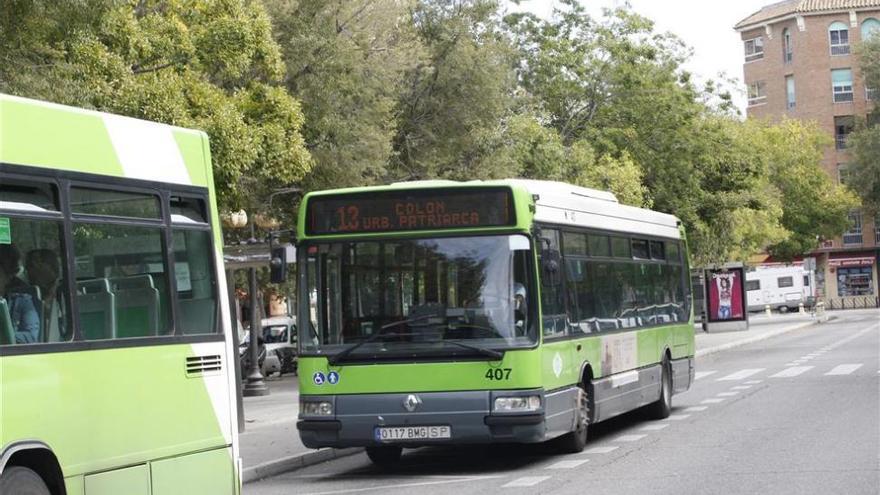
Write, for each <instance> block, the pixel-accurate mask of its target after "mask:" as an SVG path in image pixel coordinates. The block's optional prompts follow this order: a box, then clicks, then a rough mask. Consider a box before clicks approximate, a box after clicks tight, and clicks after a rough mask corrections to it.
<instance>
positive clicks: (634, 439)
mask: <svg viewBox="0 0 880 495" xmlns="http://www.w3.org/2000/svg"><path fill="white" fill-rule="evenodd" d="M646 436H648V435H621V436H619V437H617V438H615V440H617V441H618V442H638V441H639V440H641V439H643V438H645V437H646Z"/></svg>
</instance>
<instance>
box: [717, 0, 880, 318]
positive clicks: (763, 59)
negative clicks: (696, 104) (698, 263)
mask: <svg viewBox="0 0 880 495" xmlns="http://www.w3.org/2000/svg"><path fill="white" fill-rule="evenodd" d="M734 29H735V30H736V31H737V32H739V33H740V35H741V36H742V41H743V48H744V55H743V56H744V63H743V72H744V76H745V83H746V86H747V90H748V108H747V110H746V112H747V115H748V117H749V118H769V119H779V118H782V117H783V116H786V117H789V118H795V119H802V120H811V121H815V122H817V123H818V124H819V126H820V127H821V128H822V129H823V130H824V131H825V132H827V133H828V135H829V136H832V137H833V138H834V142H833V143H834V144H833V145H831V146H829V148H828V149H827V150H826V151H825V155H824V159H823V167H824V169H825V171H826V172H828V175H829V176H831V177H832V179H833V180H835V181H837V182H840V183H845V182H846V180H847V167H848V162H849V160H850V155H849V153H848V152H847V149H846V143H847V136H848V135H849V133H850V132H852V130H853V128H854V126H855V123H856V121H857V120H860V119H867V118H868V113H869V111H870V110H871V109H872V108H873V105H874V99H875V98H880V91H876V90H878V89H880V88H867V87H865V84H864V81H863V80H862V77H861V74H860V72H859V67H858V61H857V57H856V56H855V48H856V47H857V46H858V44H859V43H860V42H861V40H863V39H866V38H867V37H869V36H872V35H874V34H875V33H876V34H877V35H878V36H880V0H786V1H783V2H779V3H774V4H771V5H767V6H765V7H764V8H762V9H761V10H759V11H757V12H755V13H754V14H752V15H750V16H748V17H746V18H745V19H743V20H742V21H740V22H738V23H737V24H736V26H734ZM850 221H851V225H852V226H851V227H850V229H849V231H848V232H846V233H845V234H844V235H843V236H842V237H841V238H838V239H831V240H825V241H823V243H822V244H821V246H820V247H819V249H818V250H817V251H816V252H815V253H814V256H815V257H816V259H817V284H816V285H817V293H818V295H819V296H820V297H822V298H824V300H825V301H826V303H828V304H831V305H833V306H834V307H840V306H841V305H846V306H847V307H850V306H852V305H857V306H858V305H863V304H866V303H870V302H872V301H873V304H877V301H878V294H880V292H878V264H880V212H872V211H868V210H866V209H864V208H860V209H857V210H854V211H852V212H851V213H850Z"/></svg>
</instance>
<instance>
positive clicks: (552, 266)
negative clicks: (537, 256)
mask: <svg viewBox="0 0 880 495" xmlns="http://www.w3.org/2000/svg"><path fill="white" fill-rule="evenodd" d="M561 261H562V256H561V255H560V254H559V251H556V250H554V249H548V250H546V251H544V252H543V253H541V281H542V282H543V284H544V285H545V286H547V287H556V286H558V285H559V284H560V283H562V279H561V277H560V269H559V267H560V265H561Z"/></svg>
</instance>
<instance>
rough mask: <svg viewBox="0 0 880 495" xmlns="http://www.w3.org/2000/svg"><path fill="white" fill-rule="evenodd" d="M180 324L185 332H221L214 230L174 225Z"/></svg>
mask: <svg viewBox="0 0 880 495" xmlns="http://www.w3.org/2000/svg"><path fill="white" fill-rule="evenodd" d="M173 239H174V242H173V245H174V278H175V280H176V281H177V294H176V297H177V307H178V310H179V311H178V312H179V315H178V325H179V326H180V328H181V330H182V333H183V334H185V335H193V334H208V333H217V328H218V325H217V314H218V308H217V296H216V294H217V280H216V278H215V277H214V268H213V266H212V262H213V257H212V256H211V253H213V252H214V250H213V247H212V244H211V231H210V230H189V229H186V230H184V229H174V236H173Z"/></svg>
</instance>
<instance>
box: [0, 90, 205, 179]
mask: <svg viewBox="0 0 880 495" xmlns="http://www.w3.org/2000/svg"><path fill="white" fill-rule="evenodd" d="M0 163H3V164H11V165H29V166H35V167H44V168H51V169H59V170H66V171H71V172H82V173H93V174H100V175H107V176H114V177H127V178H131V179H142V180H149V181H156V182H166V183H174V184H184V185H196V186H202V187H210V184H211V175H210V166H211V165H210V157H209V151H208V140H207V136H206V134H205V133H204V132H201V131H197V130H192V129H185V128H182V127H174V126H170V125H165V124H159V123H156V122H149V121H146V120H139V119H134V118H130V117H124V116H121V115H114V114H109V113H104V112H97V111H94V110H85V109H81V108H75V107H69V106H65V105H59V104H55V103H48V102H44V101H38V100H31V99H28V98H21V97H18V96H11V95H5V94H0Z"/></svg>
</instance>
